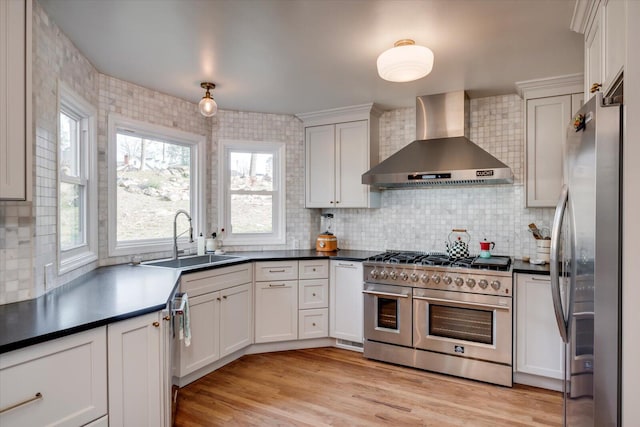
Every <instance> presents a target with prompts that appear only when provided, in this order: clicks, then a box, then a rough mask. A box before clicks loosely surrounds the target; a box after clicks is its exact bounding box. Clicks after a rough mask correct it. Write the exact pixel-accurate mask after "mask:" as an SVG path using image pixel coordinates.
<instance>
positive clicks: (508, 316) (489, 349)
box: [413, 289, 513, 365]
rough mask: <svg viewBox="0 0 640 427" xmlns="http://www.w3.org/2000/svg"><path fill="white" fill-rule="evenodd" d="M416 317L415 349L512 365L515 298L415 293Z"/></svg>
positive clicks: (453, 293)
mask: <svg viewBox="0 0 640 427" xmlns="http://www.w3.org/2000/svg"><path fill="white" fill-rule="evenodd" d="M413 313H414V323H413V325H414V326H413V328H414V330H413V345H414V347H416V348H419V349H422V350H430V351H436V352H439V353H446V354H451V355H456V356H462V357H470V358H474V359H480V360H486V361H490V362H496V363H504V364H508V365H511V361H512V353H511V352H512V347H513V338H512V335H511V334H512V300H511V298H505V297H499V296H495V295H477V294H468V293H464V292H448V291H438V290H429V289H414V295H413Z"/></svg>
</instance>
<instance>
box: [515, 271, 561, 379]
mask: <svg viewBox="0 0 640 427" xmlns="http://www.w3.org/2000/svg"><path fill="white" fill-rule="evenodd" d="M516 292H517V293H516V369H515V370H516V372H524V373H527V374H532V375H539V376H542V377H548V378H556V379H563V369H562V368H563V355H564V352H563V349H564V345H563V342H562V339H561V338H560V334H559V332H558V326H557V325H556V319H555V315H554V312H553V302H552V300H551V282H550V281H549V276H539V275H524V274H518V275H516Z"/></svg>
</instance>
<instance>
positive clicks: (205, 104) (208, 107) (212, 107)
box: [198, 82, 218, 117]
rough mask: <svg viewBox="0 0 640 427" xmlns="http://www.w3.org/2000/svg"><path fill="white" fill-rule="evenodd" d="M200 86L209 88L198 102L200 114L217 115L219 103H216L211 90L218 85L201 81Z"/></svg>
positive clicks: (206, 115)
mask: <svg viewBox="0 0 640 427" xmlns="http://www.w3.org/2000/svg"><path fill="white" fill-rule="evenodd" d="M200 87H201V88H203V89H206V90H207V92H206V93H205V94H204V96H203V97H202V99H201V100H200V103H199V104H198V106H199V107H200V114H202V115H203V116H205V117H212V116H215V115H216V113H217V112H218V104H216V101H215V99H213V98H212V97H211V92H209V91H210V90H212V89H215V87H216V85H214V84H213V83H209V82H202V83H200Z"/></svg>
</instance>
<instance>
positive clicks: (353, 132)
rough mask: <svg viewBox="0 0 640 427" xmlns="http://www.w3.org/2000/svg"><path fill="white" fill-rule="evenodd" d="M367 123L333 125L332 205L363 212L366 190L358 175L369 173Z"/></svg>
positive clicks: (364, 121) (367, 188) (363, 121)
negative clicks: (334, 172) (334, 198)
mask: <svg viewBox="0 0 640 427" xmlns="http://www.w3.org/2000/svg"><path fill="white" fill-rule="evenodd" d="M368 125H369V122H368V121H367V120H361V121H357V122H350V123H340V124H338V125H336V205H337V206H338V207H342V208H366V207H368V206H367V199H368V194H369V186H368V185H365V184H363V183H362V174H363V173H365V172H366V171H367V170H369V128H368Z"/></svg>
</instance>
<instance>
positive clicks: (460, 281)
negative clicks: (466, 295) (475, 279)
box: [455, 277, 464, 286]
mask: <svg viewBox="0 0 640 427" xmlns="http://www.w3.org/2000/svg"><path fill="white" fill-rule="evenodd" d="M455 283H456V286H462V285H464V279H463V278H462V277H456V280H455Z"/></svg>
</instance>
